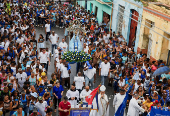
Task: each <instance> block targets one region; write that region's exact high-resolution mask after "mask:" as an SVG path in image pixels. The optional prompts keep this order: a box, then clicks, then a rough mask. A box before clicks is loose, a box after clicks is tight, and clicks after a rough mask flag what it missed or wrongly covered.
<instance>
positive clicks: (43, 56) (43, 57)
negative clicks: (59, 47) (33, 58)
mask: <svg viewBox="0 0 170 116" xmlns="http://www.w3.org/2000/svg"><path fill="white" fill-rule="evenodd" d="M39 57H40V63H47V61H48V57H49V54H48V52H45V53H43V52H40V54H39Z"/></svg>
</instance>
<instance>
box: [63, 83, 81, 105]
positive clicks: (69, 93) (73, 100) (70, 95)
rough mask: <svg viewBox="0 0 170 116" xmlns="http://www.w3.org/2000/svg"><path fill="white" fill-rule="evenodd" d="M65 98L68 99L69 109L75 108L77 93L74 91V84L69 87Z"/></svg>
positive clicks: (77, 98)
mask: <svg viewBox="0 0 170 116" xmlns="http://www.w3.org/2000/svg"><path fill="white" fill-rule="evenodd" d="M66 96H67V97H68V100H69V102H70V104H71V107H72V108H76V107H77V103H78V100H79V92H78V90H76V87H75V84H72V85H71V89H69V90H68V91H67V93H66Z"/></svg>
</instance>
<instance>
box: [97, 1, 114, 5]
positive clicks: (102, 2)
mask: <svg viewBox="0 0 170 116" xmlns="http://www.w3.org/2000/svg"><path fill="white" fill-rule="evenodd" d="M96 1H97V2H99V3H100V4H106V3H107V4H112V2H113V1H112V0H96Z"/></svg>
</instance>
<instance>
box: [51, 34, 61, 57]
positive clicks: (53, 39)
mask: <svg viewBox="0 0 170 116" xmlns="http://www.w3.org/2000/svg"><path fill="white" fill-rule="evenodd" d="M49 40H50V42H51V44H52V47H51V49H52V50H51V51H52V56H53V50H54V48H55V49H57V44H58V40H59V37H58V35H57V34H55V32H54V31H52V34H51V35H50V37H49Z"/></svg>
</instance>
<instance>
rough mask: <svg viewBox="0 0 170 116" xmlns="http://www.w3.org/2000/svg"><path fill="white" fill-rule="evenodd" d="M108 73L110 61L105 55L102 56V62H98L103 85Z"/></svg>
mask: <svg viewBox="0 0 170 116" xmlns="http://www.w3.org/2000/svg"><path fill="white" fill-rule="evenodd" d="M109 75H110V63H109V62H108V59H107V57H105V58H104V62H102V63H101V64H100V67H99V76H101V83H102V85H104V82H105V80H106V78H107V77H108V76H109Z"/></svg>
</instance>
